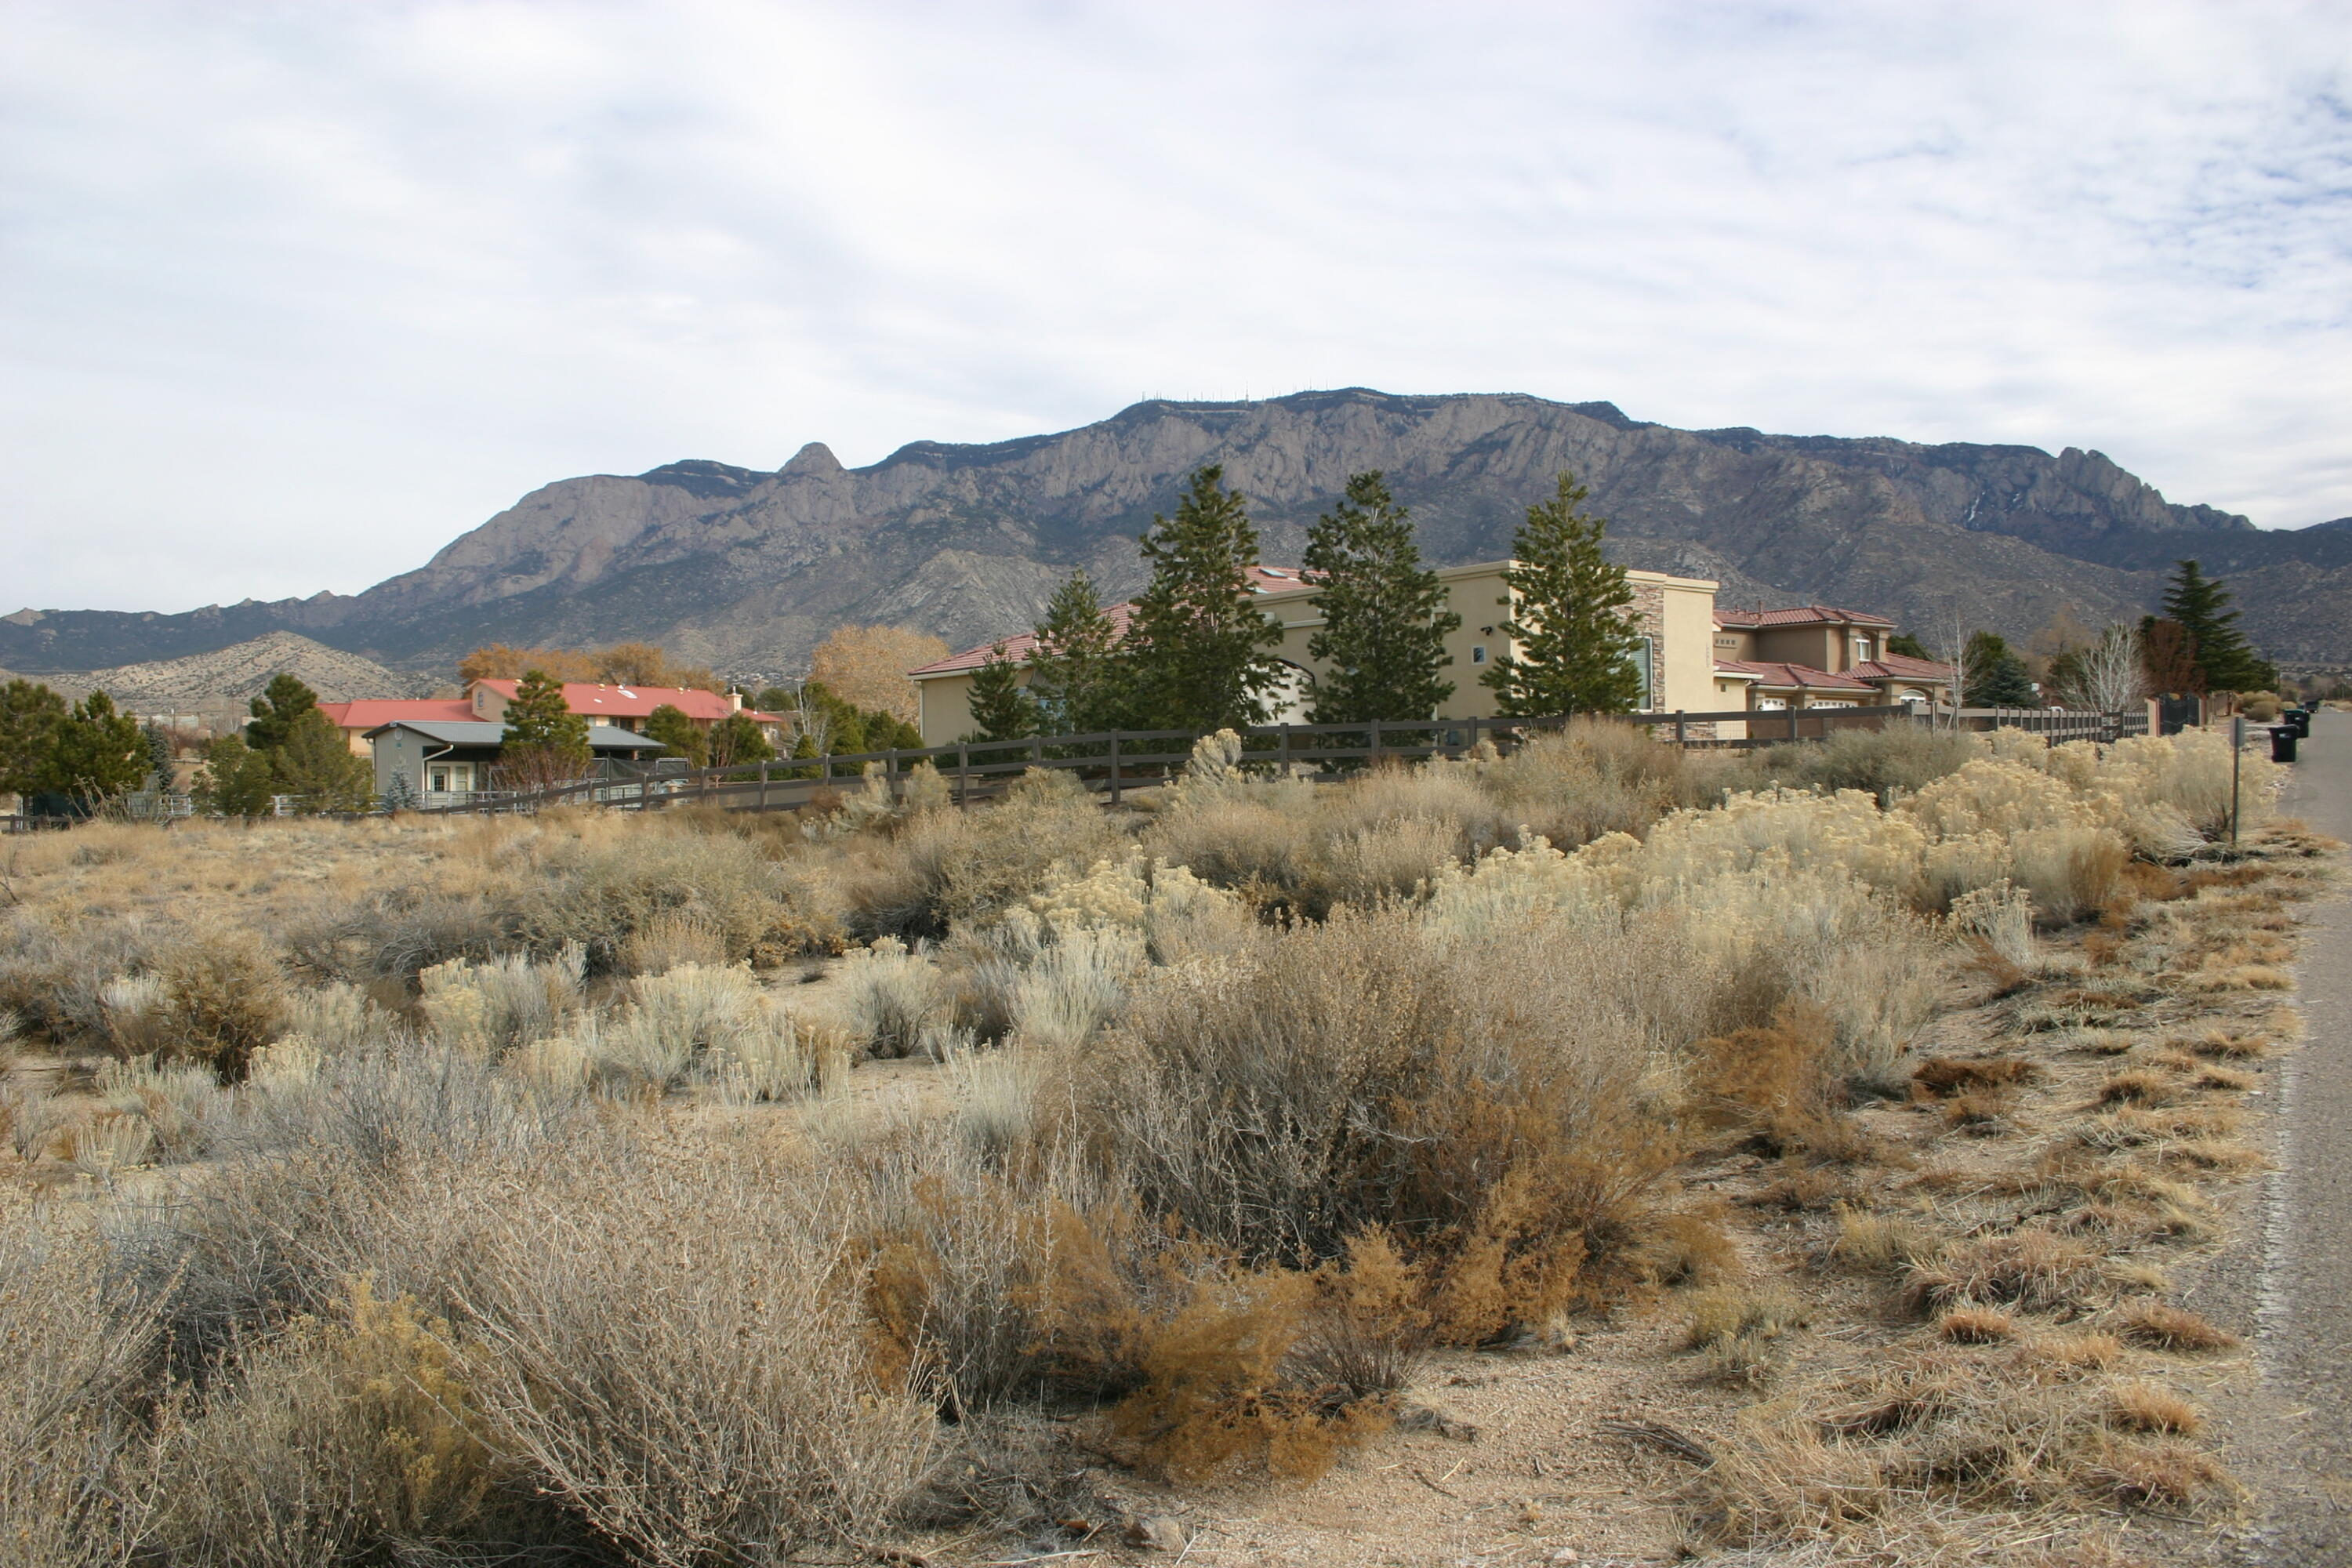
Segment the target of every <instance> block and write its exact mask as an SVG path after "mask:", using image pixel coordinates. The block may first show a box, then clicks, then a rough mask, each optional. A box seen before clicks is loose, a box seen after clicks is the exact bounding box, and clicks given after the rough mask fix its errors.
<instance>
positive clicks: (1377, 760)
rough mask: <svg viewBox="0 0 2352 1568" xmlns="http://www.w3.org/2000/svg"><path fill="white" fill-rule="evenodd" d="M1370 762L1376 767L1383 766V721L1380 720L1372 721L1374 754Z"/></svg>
mask: <svg viewBox="0 0 2352 1568" xmlns="http://www.w3.org/2000/svg"><path fill="white" fill-rule="evenodd" d="M1369 760H1370V763H1371V764H1372V766H1374V767H1379V766H1380V765H1381V721H1379V720H1378V719H1375V720H1373V721H1372V754H1371V756H1370V759H1369Z"/></svg>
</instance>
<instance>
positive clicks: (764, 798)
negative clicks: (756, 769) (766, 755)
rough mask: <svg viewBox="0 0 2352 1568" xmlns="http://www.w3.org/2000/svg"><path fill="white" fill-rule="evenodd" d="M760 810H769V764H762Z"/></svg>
mask: <svg viewBox="0 0 2352 1568" xmlns="http://www.w3.org/2000/svg"><path fill="white" fill-rule="evenodd" d="M760 809H761V811H765V810H767V809H768V764H767V763H761V764H760Z"/></svg>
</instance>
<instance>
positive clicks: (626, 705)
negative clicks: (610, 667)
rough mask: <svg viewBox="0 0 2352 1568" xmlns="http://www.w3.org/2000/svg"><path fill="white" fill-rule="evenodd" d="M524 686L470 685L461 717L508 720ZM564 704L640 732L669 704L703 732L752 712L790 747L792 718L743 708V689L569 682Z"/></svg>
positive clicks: (780, 744) (772, 740)
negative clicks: (518, 689) (726, 690)
mask: <svg viewBox="0 0 2352 1568" xmlns="http://www.w3.org/2000/svg"><path fill="white" fill-rule="evenodd" d="M521 684H522V683H521V682H520V681H519V680H502V679H481V680H477V681H475V682H473V683H472V684H471V685H469V686H467V688H466V696H465V699H464V706H465V709H466V711H465V712H464V713H463V714H462V715H460V717H462V718H465V719H468V720H473V721H478V722H482V723H496V722H498V721H501V720H503V719H504V718H505V717H506V711H507V704H508V703H509V702H512V701H513V700H514V696H515V688H516V687H518V686H520V685H521ZM563 705H564V706H565V707H567V708H569V709H571V710H572V711H573V712H574V713H577V714H580V715H581V716H582V717H583V718H585V719H586V720H587V721H589V722H590V723H592V724H610V725H612V726H613V727H614V729H616V730H626V731H631V732H632V733H635V734H643V733H644V732H645V728H646V720H648V719H650V718H652V717H653V712H654V710H655V709H656V708H660V707H664V706H667V707H671V708H675V709H677V710H678V711H679V712H681V713H683V714H685V715H686V716H687V719H688V721H690V722H691V723H692V724H693V725H694V727H695V728H696V729H698V730H708V729H709V728H710V727H711V726H712V725H714V724H717V723H718V722H719V721H720V720H722V719H725V718H726V717H727V716H728V715H729V714H730V713H743V714H747V715H749V716H750V718H751V721H752V722H753V723H755V724H757V725H759V726H760V732H761V734H762V735H765V736H766V737H767V739H768V743H769V744H770V745H772V746H774V747H776V748H777V749H778V750H779V751H782V750H785V749H787V738H788V737H789V736H790V734H791V732H792V721H791V720H790V719H789V718H787V717H785V716H784V715H782V714H779V713H763V712H761V711H760V710H758V709H756V708H746V707H744V706H743V694H742V693H741V692H740V691H730V692H729V693H727V695H726V696H724V697H721V696H720V695H719V693H717V692H716V691H705V690H703V689H701V688H700V687H694V686H617V685H615V686H607V685H601V684H598V683H596V682H593V681H585V680H567V681H565V682H564V683H563Z"/></svg>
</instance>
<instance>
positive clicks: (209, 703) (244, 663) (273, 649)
mask: <svg viewBox="0 0 2352 1568" xmlns="http://www.w3.org/2000/svg"><path fill="white" fill-rule="evenodd" d="M281 670H282V671H284V672H286V673H288V674H290V675H293V676H295V677H296V678H298V679H300V680H301V681H302V682H303V683H304V684H305V685H307V686H309V687H310V689H311V690H313V691H316V692H317V693H318V694H319V698H320V700H321V701H324V702H343V701H348V700H351V699H352V698H355V697H425V696H429V695H431V693H432V689H433V688H434V687H435V686H436V685H438V684H440V682H438V681H437V680H436V679H435V678H434V677H432V676H430V675H422V674H417V673H414V672H410V673H403V672H401V671H398V670H393V669H387V668H384V667H383V665H380V664H377V663H374V662H373V660H370V659H365V658H360V657H359V656H358V655H356V654H351V653H345V652H344V651H343V650H342V649H341V648H335V647H328V646H327V645H325V644H324V643H320V642H313V641H312V640H311V639H310V638H309V637H297V636H296V635H295V634H294V633H292V632H282V631H281V632H269V633H267V634H265V635H264V636H261V637H255V638H253V639H252V640H251V641H249V642H241V643H236V644H235V645H233V646H231V647H225V648H218V649H215V650H214V651H213V652H210V653H200V654H191V655H188V656H186V657H184V658H174V659H165V660H160V661H155V662H151V663H143V664H126V665H118V666H115V667H113V668H107V669H88V670H61V671H54V672H51V673H49V674H45V675H39V676H35V677H33V678H32V679H37V680H39V681H40V682H42V683H43V684H44V685H47V686H50V687H53V688H55V689H57V690H58V691H59V692H61V693H63V694H64V695H65V696H67V697H68V698H71V699H73V700H77V701H78V700H80V699H81V698H83V697H84V696H87V695H88V694H89V692H90V691H92V690H102V691H104V692H105V693H106V694H107V695H108V696H110V697H111V698H113V699H114V705H115V706H116V707H117V708H120V709H121V710H124V711H126V712H131V713H140V714H158V713H161V714H174V715H176V714H191V715H205V716H209V715H212V714H215V713H231V714H242V713H243V712H244V711H245V705H246V703H247V700H250V699H252V698H255V697H258V696H259V695H261V692H262V689H263V688H265V687H267V686H268V684H269V679H270V677H271V676H274V675H276V674H278V672H280V671H281ZM0 679H5V677H0Z"/></svg>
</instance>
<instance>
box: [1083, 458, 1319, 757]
mask: <svg viewBox="0 0 2352 1568" xmlns="http://www.w3.org/2000/svg"><path fill="white" fill-rule="evenodd" d="M1223 481H1224V469H1223V468H1221V467H1219V466H1218V465H1216V464H1213V463H1212V464H1210V465H1209V466H1208V467H1206V468H1202V469H1200V470H1199V471H1198V472H1196V473H1195V474H1193V476H1192V481H1191V483H1190V484H1188V485H1187V486H1186V487H1185V489H1184V494H1183V496H1182V497H1181V499H1180V500H1178V501H1177V503H1176V515H1175V516H1174V517H1172V518H1171V517H1162V516H1155V517H1153V518H1152V520H1151V531H1150V532H1149V533H1147V534H1145V535H1144V536H1143V538H1142V539H1141V540H1140V541H1139V543H1140V545H1141V547H1142V551H1143V558H1144V559H1145V560H1146V561H1148V562H1150V563H1151V583H1150V586H1149V587H1147V588H1145V589H1144V591H1143V594H1142V596H1141V597H1140V598H1139V599H1137V600H1136V602H1135V614H1134V616H1132V618H1130V619H1129V622H1128V628H1127V637H1126V640H1125V641H1124V642H1123V643H1121V645H1120V647H1119V662H1120V664H1121V666H1122V667H1123V668H1124V669H1125V671H1126V674H1127V677H1128V679H1129V682H1131V688H1130V689H1132V691H1133V692H1134V716H1135V717H1136V718H1137V719H1138V720H1139V722H1140V725H1141V727H1143V728H1147V729H1156V730H1192V731H1201V732H1204V733H1205V732H1207V731H1213V730H1223V729H1240V728H1242V727H1244V726H1245V725H1250V724H1256V723H1261V722H1263V721H1265V713H1266V693H1267V692H1268V691H1269V690H1271V689H1273V687H1274V685H1275V683H1276V680H1277V679H1280V674H1281V663H1282V661H1281V660H1279V659H1277V658H1275V657H1274V656H1273V655H1272V654H1271V653H1269V652H1268V651H1267V650H1268V649H1270V648H1272V647H1275V646H1276V645H1277V644H1279V643H1280V642H1281V641H1282V628H1281V627H1280V626H1276V624H1275V623H1274V622H1273V621H1272V620H1270V619H1268V618H1267V617H1266V616H1265V615H1264V614H1263V613H1261V612H1260V611H1259V609H1258V607H1257V605H1256V604H1255V602H1254V601H1253V599H1252V596H1251V592H1250V586H1249V583H1248V581H1247V579H1246V576H1245V574H1246V573H1247V571H1248V569H1249V568H1250V567H1252V566H1255V565H1256V564H1257V550H1258V540H1257V530H1256V529H1255V528H1253V527H1251V526H1250V521H1249V512H1248V510H1246V508H1244V505H1243V502H1242V498H1241V496H1240V495H1239V494H1238V493H1236V492H1235V491H1233V490H1229V489H1225V488H1224V482H1223Z"/></svg>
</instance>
